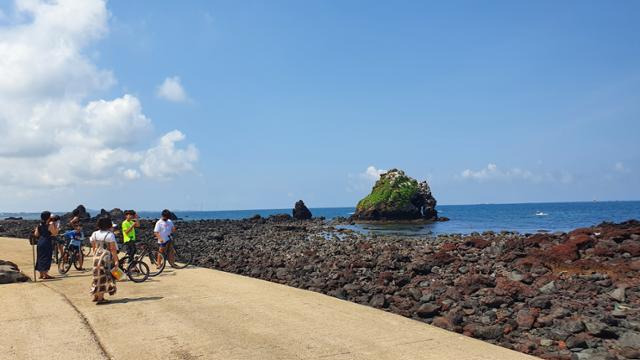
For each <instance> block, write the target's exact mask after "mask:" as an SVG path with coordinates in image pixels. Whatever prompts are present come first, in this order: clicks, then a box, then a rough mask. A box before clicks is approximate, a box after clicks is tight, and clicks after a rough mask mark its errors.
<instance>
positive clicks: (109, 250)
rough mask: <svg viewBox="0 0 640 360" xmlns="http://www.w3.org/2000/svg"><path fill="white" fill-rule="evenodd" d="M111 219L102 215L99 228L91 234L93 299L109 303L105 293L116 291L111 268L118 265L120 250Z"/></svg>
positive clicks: (100, 302) (99, 302) (101, 302)
mask: <svg viewBox="0 0 640 360" xmlns="http://www.w3.org/2000/svg"><path fill="white" fill-rule="evenodd" d="M111 227H112V224H111V219H109V218H108V217H101V218H100V219H99V220H98V230H97V231H95V232H94V233H93V234H91V238H90V240H91V244H92V245H93V251H94V254H95V255H93V282H92V284H91V294H93V301H94V302H97V303H98V304H104V303H107V302H108V300H105V298H104V294H105V293H109V295H114V294H115V293H116V281H115V279H114V278H113V276H112V275H111V269H112V268H114V267H117V266H118V250H117V249H116V236H115V235H114V234H113V232H111Z"/></svg>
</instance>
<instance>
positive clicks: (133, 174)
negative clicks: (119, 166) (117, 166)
mask: <svg viewBox="0 0 640 360" xmlns="http://www.w3.org/2000/svg"><path fill="white" fill-rule="evenodd" d="M122 175H123V176H124V177H125V178H127V179H129V180H135V179H139V178H140V173H139V172H138V170H136V169H127V170H125V171H124V172H123V173H122Z"/></svg>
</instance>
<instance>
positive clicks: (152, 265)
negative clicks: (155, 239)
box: [140, 249, 167, 277]
mask: <svg viewBox="0 0 640 360" xmlns="http://www.w3.org/2000/svg"><path fill="white" fill-rule="evenodd" d="M158 257H160V262H158ZM140 261H142V262H144V263H145V264H147V266H149V276H152V277H153V276H158V275H160V274H161V273H162V271H164V268H165V266H166V265H167V260H166V258H165V257H164V254H163V253H161V252H159V251H158V250H154V249H149V250H148V251H147V253H146V255H145V256H143V257H142V259H140Z"/></svg>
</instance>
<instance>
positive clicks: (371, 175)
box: [360, 165, 387, 182]
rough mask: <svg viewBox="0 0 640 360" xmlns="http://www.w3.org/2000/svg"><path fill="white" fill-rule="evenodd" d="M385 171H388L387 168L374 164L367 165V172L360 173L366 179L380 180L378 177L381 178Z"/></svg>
mask: <svg viewBox="0 0 640 360" xmlns="http://www.w3.org/2000/svg"><path fill="white" fill-rule="evenodd" d="M385 172H387V170H382V169H376V167H375V166H373V165H372V166H369V167H367V170H365V172H364V173H362V174H360V175H361V176H362V177H364V178H366V179H369V180H371V181H373V182H376V181H378V179H380V175H382V174H384V173H385Z"/></svg>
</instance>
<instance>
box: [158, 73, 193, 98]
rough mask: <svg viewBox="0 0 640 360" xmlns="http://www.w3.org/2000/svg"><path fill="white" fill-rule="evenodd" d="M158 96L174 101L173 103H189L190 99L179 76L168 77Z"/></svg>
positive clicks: (159, 89)
mask: <svg viewBox="0 0 640 360" xmlns="http://www.w3.org/2000/svg"><path fill="white" fill-rule="evenodd" d="M156 95H157V96H158V97H159V98H162V99H165V100H169V101H173V102H187V101H189V97H188V96H187V93H186V91H184V88H183V87H182V84H181V83H180V78H179V77H177V76H173V77H168V78H166V79H164V82H163V83H162V84H161V85H160V86H158V89H157V91H156Z"/></svg>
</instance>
